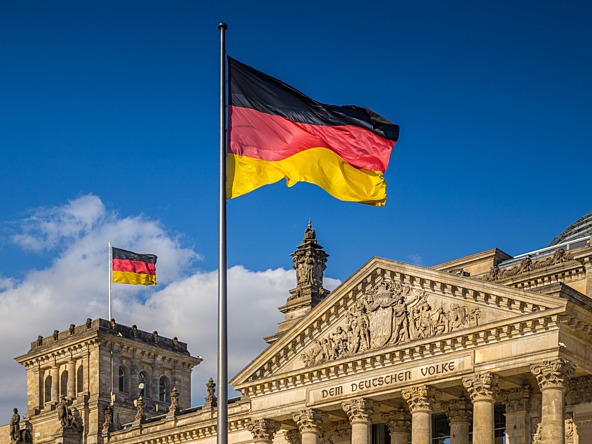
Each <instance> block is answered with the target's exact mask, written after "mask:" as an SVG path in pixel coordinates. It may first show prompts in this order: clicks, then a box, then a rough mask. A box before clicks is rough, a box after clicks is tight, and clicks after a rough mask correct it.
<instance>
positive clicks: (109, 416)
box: [103, 404, 113, 433]
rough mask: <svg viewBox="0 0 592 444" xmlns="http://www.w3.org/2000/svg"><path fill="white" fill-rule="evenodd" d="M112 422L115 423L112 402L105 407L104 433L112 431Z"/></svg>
mask: <svg viewBox="0 0 592 444" xmlns="http://www.w3.org/2000/svg"><path fill="white" fill-rule="evenodd" d="M111 424H113V407H111V404H109V405H107V407H105V420H104V421H103V433H108V432H110V431H111Z"/></svg>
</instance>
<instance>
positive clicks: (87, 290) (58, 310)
mask: <svg viewBox="0 0 592 444" xmlns="http://www.w3.org/2000/svg"><path fill="white" fill-rule="evenodd" d="M12 239H13V242H14V243H16V244H17V245H20V246H21V247H22V248H23V249H26V250H29V251H35V252H40V251H55V259H54V261H53V263H52V264H50V265H49V266H47V267H46V268H44V269H39V270H33V271H30V272H28V273H27V274H26V276H25V277H24V278H23V279H22V280H20V281H17V280H15V279H13V278H11V277H2V276H0V318H1V319H2V320H3V322H2V323H1V324H0V336H1V337H2V338H3V341H2V342H3V346H2V347H1V348H0V374H2V375H3V376H4V377H3V378H2V379H0V393H1V394H2V398H0V411H10V409H11V408H12V407H18V408H19V410H20V411H22V412H25V411H26V405H25V404H26V379H25V370H24V368H23V367H21V366H20V365H19V364H17V363H16V362H14V360H13V358H14V357H15V356H18V355H22V354H25V353H26V352H27V351H28V349H29V344H30V342H31V341H33V340H34V339H35V338H36V337H37V336H38V335H43V336H48V335H50V334H51V332H53V330H56V329H57V330H60V331H63V330H66V329H67V328H68V326H69V325H70V324H71V323H74V324H76V325H80V324H82V323H83V322H84V321H85V320H86V318H89V317H90V318H93V319H95V318H97V317H101V318H107V317H108V310H107V304H108V297H107V295H108V261H107V257H108V256H107V255H108V250H107V242H108V241H111V242H112V244H113V245H115V246H118V247H121V248H126V249H130V250H133V251H138V252H142V253H155V254H157V255H158V263H157V270H158V272H157V274H158V282H159V285H158V286H157V287H155V288H152V287H137V286H128V285H114V286H113V317H114V318H115V319H116V320H117V322H118V323H121V324H126V325H132V324H136V325H137V326H138V328H140V329H142V330H147V331H153V330H157V331H158V332H159V334H160V335H162V336H167V337H173V336H177V337H178V338H179V340H180V341H183V342H187V343H188V347H189V350H190V352H191V353H192V355H194V356H196V355H201V356H203V357H204V362H203V363H202V364H200V365H199V366H198V367H196V369H195V370H194V377H193V393H192V400H193V401H192V403H193V404H194V405H199V404H201V403H203V397H204V394H205V384H206V382H207V380H208V378H209V377H210V376H212V377H214V379H216V366H217V357H216V353H217V291H218V290H217V285H218V284H217V271H195V267H194V265H195V262H196V261H198V260H199V259H200V255H199V253H197V252H196V251H194V250H192V249H190V248H186V247H184V246H182V245H181V242H180V240H179V237H178V236H172V235H171V234H169V233H167V231H166V230H165V229H164V228H163V227H162V226H161V225H160V224H159V223H158V222H157V221H154V220H150V219H148V218H146V217H143V216H135V217H120V216H118V215H117V214H115V213H113V212H109V211H107V210H106V209H105V206H104V205H103V203H102V201H101V199H100V198H98V197H97V196H93V195H88V196H82V197H79V198H78V199H75V200H72V201H70V202H68V204H66V205H64V206H62V207H55V208H44V209H40V210H35V211H33V212H32V213H31V215H30V217H28V218H27V219H25V220H24V221H22V224H21V229H20V231H19V233H18V234H17V235H15V236H14V237H13V238H12ZM287 254H288V252H287ZM338 284H339V281H336V280H333V279H327V280H326V286H327V287H328V288H329V289H332V288H334V287H336V286H337V285H338ZM294 285H295V276H294V271H293V270H292V269H290V270H284V269H276V270H266V271H250V270H248V269H247V268H245V267H243V266H236V267H233V268H231V269H230V270H229V272H228V335H229V337H228V340H229V356H230V359H229V369H228V370H229V376H230V377H232V376H233V375H234V374H236V373H237V372H238V371H239V370H240V369H241V368H243V367H244V366H245V365H246V364H248V363H249V362H250V361H251V360H252V359H253V358H255V357H256V356H257V355H258V354H259V353H260V352H261V351H262V350H263V349H264V348H265V347H266V346H267V344H266V343H265V342H264V341H263V339H262V338H263V337H265V336H268V335H271V334H273V333H275V332H276V330H277V323H278V322H279V321H281V319H282V314H281V313H280V312H279V311H278V310H277V307H279V306H280V305H283V304H284V303H285V301H286V297H287V296H288V290H289V289H290V288H292V287H293V286H294ZM253 319H257V322H251V320H253Z"/></svg>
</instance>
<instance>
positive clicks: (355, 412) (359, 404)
mask: <svg viewBox="0 0 592 444" xmlns="http://www.w3.org/2000/svg"><path fill="white" fill-rule="evenodd" d="M374 407H375V403H374V401H372V400H370V399H366V398H358V399H353V400H351V401H344V402H342V403H341V408H342V409H343V411H344V412H345V413H346V414H347V417H348V419H349V422H350V423H352V424H353V423H355V422H366V423H367V422H370V421H371V418H372V414H373V413H374Z"/></svg>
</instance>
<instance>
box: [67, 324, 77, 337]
mask: <svg viewBox="0 0 592 444" xmlns="http://www.w3.org/2000/svg"><path fill="white" fill-rule="evenodd" d="M68 331H69V332H70V334H71V335H73V334H74V332H75V331H76V326H75V325H74V324H70V328H69V329H68Z"/></svg>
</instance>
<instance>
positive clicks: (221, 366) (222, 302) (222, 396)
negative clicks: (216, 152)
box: [216, 23, 228, 444]
mask: <svg viewBox="0 0 592 444" xmlns="http://www.w3.org/2000/svg"><path fill="white" fill-rule="evenodd" d="M227 28H228V27H227V26H226V23H219V24H218V29H219V30H220V195H219V197H220V201H219V214H218V216H219V218H218V223H219V225H218V240H219V250H218V423H217V433H216V436H217V443H218V444H227V443H228V364H227V363H228V340H227V320H226V299H227V298H226V294H227V292H226V283H227V278H226V266H227V265H226V264H227V261H226V29H227Z"/></svg>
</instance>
